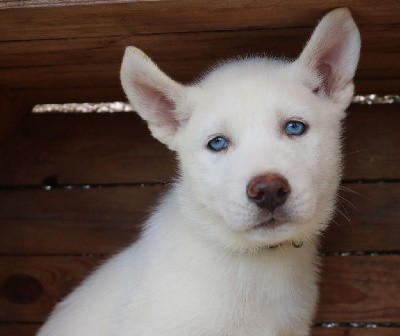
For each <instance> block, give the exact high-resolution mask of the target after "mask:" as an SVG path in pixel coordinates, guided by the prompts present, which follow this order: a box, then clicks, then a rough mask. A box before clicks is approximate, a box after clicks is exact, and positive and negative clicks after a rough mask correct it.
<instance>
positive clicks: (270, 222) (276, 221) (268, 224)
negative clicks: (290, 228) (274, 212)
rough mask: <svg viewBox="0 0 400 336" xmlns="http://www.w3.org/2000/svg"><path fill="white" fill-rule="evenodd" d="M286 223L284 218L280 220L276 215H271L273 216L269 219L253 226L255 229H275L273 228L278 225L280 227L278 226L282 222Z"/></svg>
mask: <svg viewBox="0 0 400 336" xmlns="http://www.w3.org/2000/svg"><path fill="white" fill-rule="evenodd" d="M285 223H286V222H285V221H283V220H279V219H276V218H275V217H271V218H269V219H267V220H266V221H264V222H261V223H260V224H257V225H255V226H253V229H260V228H263V229H273V228H276V227H278V226H280V225H282V224H285Z"/></svg>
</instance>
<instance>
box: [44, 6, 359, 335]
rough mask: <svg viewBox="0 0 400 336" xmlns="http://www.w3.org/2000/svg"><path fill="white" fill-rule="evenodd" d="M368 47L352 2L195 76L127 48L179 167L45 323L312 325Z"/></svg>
mask: <svg viewBox="0 0 400 336" xmlns="http://www.w3.org/2000/svg"><path fill="white" fill-rule="evenodd" d="M359 51H360V35H359V32H358V29H357V27H356V25H355V23H354V21H353V19H352V17H351V14H350V12H349V10H348V9H346V8H340V9H336V10H333V11H331V12H330V13H328V14H327V15H326V16H325V17H324V18H323V19H322V20H321V21H320V23H319V24H318V26H317V27H316V29H315V31H314V33H313V35H312V36H311V38H310V40H309V41H308V43H307V45H306V46H305V48H304V50H303V51H302V53H301V54H300V56H299V57H298V58H297V59H296V60H294V61H288V60H278V59H270V58H264V57H253V58H245V59H240V60H231V61H227V62H225V63H223V64H220V65H219V66H218V67H216V68H214V69H213V70H212V71H210V72H209V73H208V74H207V75H205V76H204V77H203V78H201V79H200V80H199V81H197V82H196V83H194V84H192V85H187V86H185V85H182V84H180V83H177V82H176V81H174V80H172V79H171V78H170V77H168V76H167V75H166V74H164V73H163V72H162V71H161V70H160V69H159V68H158V67H157V66H156V65H155V64H154V63H153V62H152V61H151V60H150V58H149V57H147V56H146V55H145V54H144V53H143V52H142V51H140V50H139V49H137V48H135V47H128V48H126V51H125V55H124V58H123V62H122V68H121V81H122V86H123V89H124V91H125V93H126V95H127V96H128V98H129V101H130V102H131V104H132V106H133V107H134V109H135V110H136V111H137V112H138V113H139V115H140V116H141V117H142V118H143V119H144V120H145V121H146V122H147V123H148V126H149V128H150V130H151V132H152V134H153V136H154V137H155V138H157V139H158V140H159V141H161V142H162V143H164V144H165V145H167V146H168V147H169V148H170V149H171V150H173V151H175V152H176V154H177V157H178V161H179V172H180V174H179V177H178V178H177V180H176V182H175V184H174V186H173V187H172V188H171V190H170V191H169V192H168V193H167V194H166V195H165V196H164V198H163V199H162V200H161V201H160V203H159V205H158V207H157V208H156V210H155V211H154V212H153V214H152V215H151V216H150V218H149V219H148V220H147V222H146V224H145V229H144V232H143V234H142V235H141V237H140V239H139V240H138V241H136V242H135V243H134V244H132V245H131V246H130V247H128V248H127V249H125V250H124V251H122V252H121V253H119V254H118V255H116V256H115V257H113V258H112V259H111V260H109V261H108V262H106V263H105V264H104V265H103V266H101V267H100V268H99V269H98V270H97V271H96V272H95V273H94V274H92V275H91V276H90V277H89V278H88V279H87V280H86V281H85V282H84V283H83V284H82V285H81V286H80V287H78V288H77V289H76V290H75V291H74V292H73V293H72V294H71V295H69V296H68V297H67V298H66V299H65V300H64V301H62V302H61V303H60V304H58V305H57V307H56V309H55V311H54V312H53V313H52V315H51V316H50V319H49V321H48V322H47V323H46V324H45V325H44V326H43V327H42V329H41V330H40V331H39V334H38V335H39V336H161V335H162V336H166V335H168V336H292V335H296V336H305V335H309V330H310V325H311V324H312V318H313V316H314V313H315V308H316V302H317V299H318V288H317V282H318V256H317V247H318V236H319V235H320V233H321V232H322V231H323V230H324V229H325V228H326V227H327V224H328V222H329V220H330V219H331V217H332V214H333V211H334V205H335V199H336V193H337V189H338V185H339V180H340V177H341V121H342V119H343V118H344V116H345V109H346V108H347V107H348V105H349V103H350V100H351V98H352V95H353V90H354V85H353V76H354V73H355V71H356V66H357V63H358V58H359Z"/></svg>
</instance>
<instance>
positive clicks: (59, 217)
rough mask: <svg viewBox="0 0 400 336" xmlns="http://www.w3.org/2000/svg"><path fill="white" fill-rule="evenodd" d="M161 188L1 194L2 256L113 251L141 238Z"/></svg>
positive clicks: (0, 249) (0, 230) (0, 250)
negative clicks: (148, 213) (149, 212)
mask: <svg viewBox="0 0 400 336" xmlns="http://www.w3.org/2000/svg"><path fill="white" fill-rule="evenodd" d="M163 189H164V188H163V187H160V186H157V187H146V188H141V187H134V188H112V189H90V190H82V189H80V190H55V191H51V192H48V191H40V190H39V191H35V190H34V191H15V192H0V199H1V201H0V213H1V214H0V237H2V238H1V244H0V253H6V254H30V253H31V254H43V253H49V254H69V253H72V254H82V253H84V254H92V253H94V254H99V253H111V252H115V251H117V250H119V249H120V248H122V247H124V246H126V245H128V244H129V243H130V242H132V241H133V240H134V239H136V238H137V236H138V234H139V233H140V230H141V224H142V222H143V221H144V220H145V218H146V217H147V211H148V209H149V207H150V206H151V205H154V204H155V203H156V200H157V199H158V198H159V197H160V195H161V194H162V192H163ZM32 237H35V239H32Z"/></svg>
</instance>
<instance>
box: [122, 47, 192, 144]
mask: <svg viewBox="0 0 400 336" xmlns="http://www.w3.org/2000/svg"><path fill="white" fill-rule="evenodd" d="M121 83H122V87H123V89H124V91H125V94H126V95H127V97H128V99H129V101H130V103H131V104H132V107H133V109H134V110H135V111H136V112H137V113H138V114H139V115H140V116H141V117H142V118H143V119H144V120H145V121H147V123H148V126H149V129H150V130H151V132H152V134H153V136H154V137H155V138H156V139H158V140H159V141H161V142H162V143H164V144H166V145H167V146H168V147H171V143H172V139H173V137H174V135H175V133H176V131H177V130H178V128H179V126H180V125H181V124H182V122H184V121H185V120H186V119H187V118H188V116H186V115H183V113H182V112H179V108H178V106H180V105H181V103H182V101H183V100H184V96H185V86H183V85H181V84H179V83H177V82H175V81H174V80H172V79H171V78H170V77H168V76H167V75H166V74H165V73H163V72H162V71H161V70H160V69H159V68H158V67H157V65H156V64H154V63H153V61H152V60H151V59H150V58H149V57H148V56H147V55H145V54H144V53H143V52H142V51H141V50H140V49H137V48H135V47H127V48H126V49H125V54H124V57H123V60H122V65H121ZM181 110H182V109H181Z"/></svg>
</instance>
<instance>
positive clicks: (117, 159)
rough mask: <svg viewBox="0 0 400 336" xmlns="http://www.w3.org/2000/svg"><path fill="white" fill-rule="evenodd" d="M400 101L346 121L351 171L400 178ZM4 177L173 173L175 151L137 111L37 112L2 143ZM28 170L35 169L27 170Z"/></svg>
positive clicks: (33, 180)
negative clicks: (154, 135)
mask: <svg viewBox="0 0 400 336" xmlns="http://www.w3.org/2000/svg"><path fill="white" fill-rule="evenodd" d="M399 124H400V107H399V106H398V105H397V106H352V107H351V108H350V110H349V117H348V118H347V120H346V122H345V129H346V141H345V153H346V155H345V163H346V165H345V167H346V169H345V178H346V179H396V178H400V133H399V132H398V130H397V125H399ZM0 158H1V160H0V184H3V185H4V184H11V185H15V184H19V185H21V184H22V185H24V184H41V183H42V182H43V180H44V179H46V178H48V177H51V176H53V177H56V178H57V180H58V182H59V183H60V184H71V183H72V184H74V183H131V182H138V183H141V182H154V181H161V180H170V179H171V177H172V176H173V175H174V171H175V162H174V159H173V154H172V153H171V152H170V151H168V150H167V149H166V148H165V147H164V146H163V145H161V144H160V143H158V142H157V141H156V140H155V139H153V138H152V137H151V136H150V132H149V131H148V130H147V127H146V125H145V124H144V123H143V122H142V121H141V120H139V118H138V117H137V116H136V115H134V114H131V113H117V114H101V115H93V114H92V115H88V114H68V115H67V114H45V115H43V114H40V115H37V114H36V115H31V116H30V117H29V118H28V119H27V120H26V121H25V122H24V123H23V124H22V125H21V127H20V129H19V131H18V132H17V133H16V134H15V135H14V137H12V138H10V139H9V141H8V142H7V143H5V144H3V146H0ZM28 170H29V174H27V171H28Z"/></svg>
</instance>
